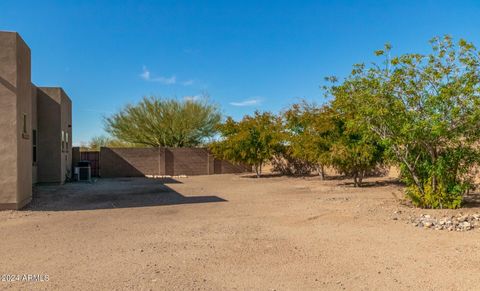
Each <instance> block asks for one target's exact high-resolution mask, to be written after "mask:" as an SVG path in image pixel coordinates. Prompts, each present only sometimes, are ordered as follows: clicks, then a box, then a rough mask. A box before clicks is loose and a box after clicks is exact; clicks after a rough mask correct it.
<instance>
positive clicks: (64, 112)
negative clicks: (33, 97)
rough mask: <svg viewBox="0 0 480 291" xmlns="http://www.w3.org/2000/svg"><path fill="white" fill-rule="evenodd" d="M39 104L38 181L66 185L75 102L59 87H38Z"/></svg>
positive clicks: (70, 163) (70, 164)
mask: <svg viewBox="0 0 480 291" xmlns="http://www.w3.org/2000/svg"><path fill="white" fill-rule="evenodd" d="M37 103H38V105H37V114H38V159H37V161H38V163H37V168H38V174H37V176H38V182H39V183H64V182H65V180H66V177H67V176H70V174H71V168H72V126H71V125H72V113H71V110H72V103H71V101H70V99H69V98H68V96H67V95H66V93H65V92H64V91H63V90H62V88H58V87H38V88H37ZM62 132H63V134H62ZM67 133H68V143H67V142H66V141H65V140H64V141H63V142H62V137H64V138H65V137H66V134H67ZM62 143H63V148H62Z"/></svg>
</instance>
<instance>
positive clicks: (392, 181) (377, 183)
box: [337, 177, 405, 188]
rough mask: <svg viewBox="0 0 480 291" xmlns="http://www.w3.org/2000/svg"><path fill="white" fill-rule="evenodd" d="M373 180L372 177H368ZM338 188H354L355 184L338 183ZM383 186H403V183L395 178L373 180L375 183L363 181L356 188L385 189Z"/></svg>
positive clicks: (351, 182) (350, 182)
mask: <svg viewBox="0 0 480 291" xmlns="http://www.w3.org/2000/svg"><path fill="white" fill-rule="evenodd" d="M370 178H373V177H370ZM346 179H349V178H344V179H337V180H339V181H340V180H346ZM338 185H339V186H344V187H355V184H354V183H353V181H349V182H343V183H339V184H338ZM385 186H405V184H404V183H403V182H401V181H400V180H399V179H396V178H391V179H382V180H375V181H363V182H362V185H361V186H360V187H357V188H375V187H385Z"/></svg>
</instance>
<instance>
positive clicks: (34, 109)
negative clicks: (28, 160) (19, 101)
mask: <svg viewBox="0 0 480 291" xmlns="http://www.w3.org/2000/svg"><path fill="white" fill-rule="evenodd" d="M31 88H32V93H31V96H32V136H31V140H32V183H33V184H36V183H37V181H38V177H37V170H38V169H37V165H38V122H37V120H38V115H37V86H35V85H33V84H32V85H31ZM34 130H35V131H36V132H37V136H36V139H37V141H36V142H37V161H34V160H33V143H34V142H35V141H34V138H35V137H34V134H33V131H34Z"/></svg>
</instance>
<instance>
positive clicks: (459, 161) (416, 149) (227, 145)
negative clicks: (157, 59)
mask: <svg viewBox="0 0 480 291" xmlns="http://www.w3.org/2000/svg"><path fill="white" fill-rule="evenodd" d="M430 43H431V51H430V52H429V53H428V54H418V53H408V54H401V55H398V56H395V55H393V52H392V47H391V46H390V45H388V44H387V45H385V47H384V49H382V50H378V51H376V52H375V55H376V56H377V58H378V61H377V62H373V63H372V64H371V65H365V64H356V65H354V66H353V69H352V71H351V73H350V74H349V75H348V76H347V77H345V78H344V79H342V80H340V79H339V78H337V77H333V76H332V77H327V78H325V83H324V84H323V86H322V90H323V92H324V93H325V100H323V101H324V102H321V103H320V105H319V104H316V103H312V102H308V101H301V102H299V103H297V104H293V105H291V106H290V107H289V108H286V109H285V110H283V111H282V112H280V113H278V114H275V113H272V112H260V111H256V112H255V113H253V114H252V115H246V116H244V117H243V118H242V119H241V120H238V121H236V120H234V119H233V118H231V117H227V118H225V119H223V118H222V116H221V114H220V111H219V108H218V106H216V105H215V104H213V103H211V102H209V101H208V98H203V99H199V100H181V101H179V100H176V99H165V98H156V97H150V98H144V99H143V100H142V101H141V102H139V103H138V104H135V105H127V106H125V107H124V108H123V109H121V110H120V111H119V112H118V113H116V114H113V115H112V116H110V117H107V118H105V130H106V132H107V133H108V134H109V137H99V138H97V139H94V140H92V142H91V143H90V147H91V148H98V147H99V146H102V145H107V146H114V147H115V146H150V147H158V146H168V147H197V146H206V145H208V146H209V148H210V150H211V151H212V152H213V153H214V154H215V155H216V156H217V157H218V158H221V159H226V160H230V161H233V162H236V163H243V164H247V165H251V166H252V167H253V168H254V169H255V173H256V175H257V177H259V176H260V175H261V173H262V166H263V165H265V163H267V162H269V163H271V164H272V165H273V169H274V171H278V172H280V173H282V174H289V175H309V174H312V173H317V174H318V175H320V176H321V177H322V178H325V169H326V168H333V169H335V170H336V171H337V172H338V173H340V174H342V175H344V176H346V177H349V178H351V179H353V183H354V185H355V186H359V187H360V186H362V184H363V180H364V178H365V177H366V176H368V175H370V174H372V173H378V171H379V170H381V169H383V168H385V167H386V166H391V165H393V166H396V167H398V168H399V169H400V172H401V174H400V176H401V177H400V178H401V179H402V181H403V182H405V184H406V190H405V193H406V195H407V196H408V197H409V198H410V199H411V201H412V202H413V203H414V204H415V205H416V206H419V207H423V208H458V207H460V206H461V204H462V202H463V197H464V195H465V194H467V193H468V192H469V191H470V190H471V189H473V187H474V182H473V178H474V175H475V174H476V173H475V168H476V166H477V164H478V161H479V151H478V138H479V137H480V127H479V124H480V98H479V94H480V58H479V54H478V51H477V49H476V48H475V46H474V45H473V44H471V43H469V42H467V41H465V40H459V41H457V42H455V41H454V40H453V39H452V38H451V37H449V36H444V37H436V38H434V39H432V40H431V41H430ZM222 119H223V122H222Z"/></svg>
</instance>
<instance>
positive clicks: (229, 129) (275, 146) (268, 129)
mask: <svg viewBox="0 0 480 291" xmlns="http://www.w3.org/2000/svg"><path fill="white" fill-rule="evenodd" d="M218 129H219V133H220V135H221V137H220V139H219V140H218V141H216V142H214V143H212V145H211V147H210V148H211V151H212V152H213V154H214V155H215V156H217V157H218V158H221V159H226V160H230V161H233V162H236V163H243V164H247V165H251V166H253V167H254V169H255V173H256V174H257V177H259V176H260V174H261V171H262V165H263V164H264V163H265V162H267V161H269V160H270V159H271V158H272V157H273V156H274V154H275V153H276V152H278V151H279V150H280V148H281V147H282V143H283V134H282V123H281V119H280V118H279V117H277V116H275V115H273V114H271V113H270V112H264V113H260V112H258V111H257V112H255V114H254V115H253V116H249V115H247V116H244V117H243V119H242V120H241V121H239V122H237V121H234V120H233V119H232V118H231V117H229V118H227V120H226V121H225V123H223V124H221V125H220V126H218Z"/></svg>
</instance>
